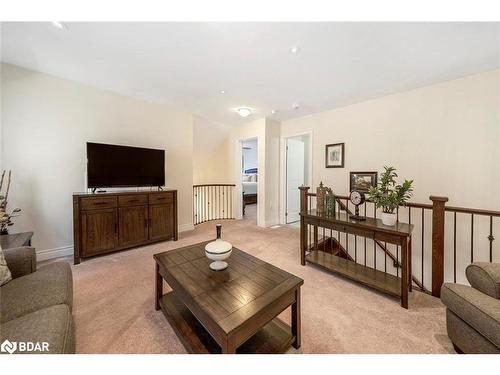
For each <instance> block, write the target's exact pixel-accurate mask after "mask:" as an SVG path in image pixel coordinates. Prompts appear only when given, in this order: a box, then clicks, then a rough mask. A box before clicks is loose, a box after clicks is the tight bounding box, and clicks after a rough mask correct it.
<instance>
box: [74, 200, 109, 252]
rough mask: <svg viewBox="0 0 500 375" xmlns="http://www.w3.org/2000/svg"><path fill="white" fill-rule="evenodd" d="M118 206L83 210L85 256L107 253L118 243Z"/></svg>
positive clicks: (83, 248) (83, 250)
mask: <svg viewBox="0 0 500 375" xmlns="http://www.w3.org/2000/svg"><path fill="white" fill-rule="evenodd" d="M116 216H117V211H116V208H109V209H105V210H91V211H83V212H82V252H83V254H84V255H85V256H90V255H95V254H99V253H105V252H107V251H109V250H112V249H114V248H115V247H116V244H117V218H116Z"/></svg>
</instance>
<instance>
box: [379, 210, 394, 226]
mask: <svg viewBox="0 0 500 375" xmlns="http://www.w3.org/2000/svg"><path fill="white" fill-rule="evenodd" d="M381 219H382V223H383V224H384V225H387V226H389V227H393V226H394V225H396V221H397V219H398V217H397V215H396V214H395V213H392V214H389V213H387V212H382V216H381Z"/></svg>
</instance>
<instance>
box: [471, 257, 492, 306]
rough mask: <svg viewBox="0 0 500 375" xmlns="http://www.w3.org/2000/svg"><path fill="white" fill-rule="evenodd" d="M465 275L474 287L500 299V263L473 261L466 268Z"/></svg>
mask: <svg viewBox="0 0 500 375" xmlns="http://www.w3.org/2000/svg"><path fill="white" fill-rule="evenodd" d="M465 275H466V276H467V280H469V283H470V285H472V287H473V288H476V289H477V290H480V291H481V292H483V293H485V294H487V295H489V296H491V297H493V298H497V299H500V263H486V262H476V263H472V264H470V265H469V266H467V268H466V269H465Z"/></svg>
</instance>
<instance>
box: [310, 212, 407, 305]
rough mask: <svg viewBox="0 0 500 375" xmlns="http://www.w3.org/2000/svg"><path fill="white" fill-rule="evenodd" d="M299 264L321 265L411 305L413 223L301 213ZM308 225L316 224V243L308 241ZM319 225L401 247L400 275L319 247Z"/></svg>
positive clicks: (342, 214)
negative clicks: (390, 223)
mask: <svg viewBox="0 0 500 375" xmlns="http://www.w3.org/2000/svg"><path fill="white" fill-rule="evenodd" d="M300 217H301V218H300V243H301V252H300V263H301V264H302V265H303V266H304V265H306V262H308V263H311V264H315V265H317V266H320V267H322V268H324V269H326V270H328V271H330V272H333V273H336V274H340V275H342V276H344V277H346V278H348V279H351V280H354V281H357V282H360V283H362V284H364V285H366V286H369V287H371V288H374V289H377V290H379V291H381V292H384V293H388V294H390V295H393V296H395V297H399V298H400V299H401V306H402V307H404V308H406V309H407V308H408V291H411V232H412V230H413V225H411V224H406V223H400V222H398V223H397V224H396V225H395V226H394V227H389V226H386V225H384V224H382V220H379V219H374V218H369V217H367V218H366V220H364V221H356V220H352V219H350V218H349V215H347V214H345V213H340V212H336V214H335V215H332V216H325V215H324V214H323V215H319V214H317V212H316V210H309V211H303V212H301V214H300ZM307 225H312V226H313V227H314V235H313V246H312V247H309V245H308V243H307ZM318 227H321V228H326V229H332V230H335V231H338V232H342V233H347V234H352V235H356V236H361V237H366V238H369V239H372V240H378V241H382V242H387V243H390V244H394V245H399V246H401V277H397V276H394V275H391V274H388V273H385V272H382V271H379V270H377V269H374V268H371V267H367V266H364V265H362V264H359V263H355V262H353V261H351V260H348V259H344V258H341V257H338V256H335V255H332V254H328V253H325V252H323V251H320V250H319V249H318Z"/></svg>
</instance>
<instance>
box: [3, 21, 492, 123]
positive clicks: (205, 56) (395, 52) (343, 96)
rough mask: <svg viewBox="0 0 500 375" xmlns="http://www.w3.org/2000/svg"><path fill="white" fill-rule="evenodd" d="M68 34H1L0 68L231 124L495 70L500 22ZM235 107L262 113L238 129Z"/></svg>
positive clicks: (81, 30) (7, 30)
mask: <svg viewBox="0 0 500 375" xmlns="http://www.w3.org/2000/svg"><path fill="white" fill-rule="evenodd" d="M66 25H67V28H66V29H64V30H59V29H57V28H55V27H54V26H52V24H51V23H48V22H47V23H41V22H38V23H3V24H2V33H1V34H2V61H4V62H8V63H11V64H16V65H20V66H23V67H27V68H30V69H33V70H37V71H40V72H44V73H48V74H53V75H55V76H59V77H62V78H67V79H71V80H75V81H79V82H83V83H86V84H91V85H95V86H98V87H101V88H105V89H109V90H112V91H115V92H119V93H122V94H125V95H130V96H133V97H138V98H143V99H149V100H156V101H161V102H164V103H167V104H169V105H172V106H175V107H178V108H180V109H183V110H186V111H189V112H193V113H195V114H198V115H199V116H201V117H204V118H207V119H209V120H212V121H217V122H221V123H226V124H233V125H237V124H240V123H243V122H247V121H250V120H253V119H255V118H259V117H263V116H269V117H272V118H274V119H276V120H286V119H290V118H294V117H299V116H304V115H306V114H310V113H314V112H319V111H322V110H326V109H331V108H335V107H339V106H344V105H347V104H351V103H355V102H359V101H363V100H367V99H370V98H374V97H378V96H383V95H386V94H390V93H395V92H399V91H404V90H408V89H412V88H416V87H420V86H424V85H428V84H432V83H436V82H440V81H445V80H449V79H454V78H458V77H461V76H464V75H468V74H473V73H477V72H481V71H486V70H491V69H495V68H498V67H500V23H307V22H302V23H112V22H106V23H67V24H66ZM292 46H299V48H300V51H299V53H298V54H292V53H290V52H289V48H290V47H292ZM220 90H225V91H226V94H224V95H222V94H220ZM294 103H298V104H299V105H300V108H299V109H293V105H294ZM239 106H248V107H251V108H253V109H254V111H255V112H254V114H253V115H252V116H250V117H248V118H246V119H242V118H240V117H239V116H238V115H237V114H236V113H235V112H234V109H235V108H236V107H239ZM273 109H277V110H278V112H277V113H276V114H275V115H271V110H273Z"/></svg>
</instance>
